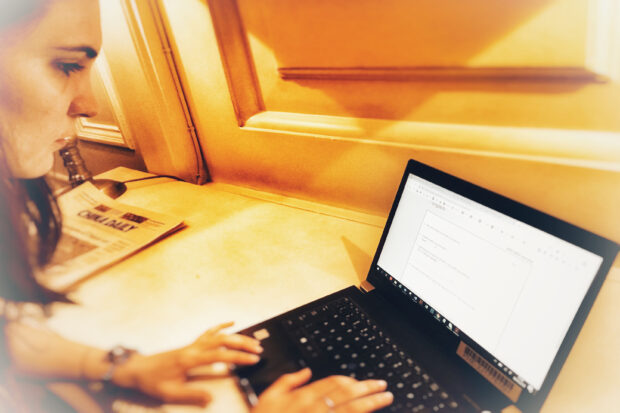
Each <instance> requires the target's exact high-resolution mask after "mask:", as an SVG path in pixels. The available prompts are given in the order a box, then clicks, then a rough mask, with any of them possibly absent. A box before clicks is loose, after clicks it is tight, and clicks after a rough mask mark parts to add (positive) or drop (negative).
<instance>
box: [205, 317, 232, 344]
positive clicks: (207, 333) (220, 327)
mask: <svg viewBox="0 0 620 413" xmlns="http://www.w3.org/2000/svg"><path fill="white" fill-rule="evenodd" d="M234 324H235V322H234V321H228V322H226V323H222V324H218V325H216V326H215V327H211V328H210V329H208V330H207V331H205V332H204V333H202V335H201V336H200V337H198V341H200V340H202V339H203V338H206V337H209V336H213V335H215V334H217V333H219V332H220V331H222V330H224V329H226V328H228V327H232V326H233V325H234Z"/></svg>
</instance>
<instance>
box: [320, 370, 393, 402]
mask: <svg viewBox="0 0 620 413" xmlns="http://www.w3.org/2000/svg"><path fill="white" fill-rule="evenodd" d="M337 377H338V376H336V377H334V379H335V378H337ZM347 378H349V377H347ZM329 379H331V377H330V378H328V379H326V380H329ZM334 382H335V384H336V385H334V386H331V388H329V389H328V390H327V392H322V393H320V394H321V395H323V396H327V397H329V398H330V399H331V400H332V401H333V402H334V403H335V404H336V405H340V404H343V403H346V402H349V401H351V400H355V399H358V398H361V397H364V396H368V395H371V394H375V393H379V392H382V391H384V390H385V389H387V383H386V382H385V381H384V380H364V381H355V380H353V381H348V382H344V381H343V380H340V381H336V380H334Z"/></svg>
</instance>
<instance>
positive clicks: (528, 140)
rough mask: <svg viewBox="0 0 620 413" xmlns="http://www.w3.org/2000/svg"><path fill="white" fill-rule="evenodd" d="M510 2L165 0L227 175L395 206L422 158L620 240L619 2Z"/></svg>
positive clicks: (221, 176)
mask: <svg viewBox="0 0 620 413" xmlns="http://www.w3.org/2000/svg"><path fill="white" fill-rule="evenodd" d="M496 3H501V4H500V5H494V6H488V2H482V1H478V2H476V1H472V2H467V4H468V5H469V6H472V4H473V6H475V7H473V6H472V7H467V8H461V7H460V6H459V7H458V8H456V9H453V8H452V7H450V8H444V9H445V10H442V9H440V8H438V7H437V6H436V2H430V1H420V2H410V1H405V0H400V1H397V0H390V1H382V2H377V1H345V2H329V1H320V0H312V1H307V2H285V1H280V0H267V1H261V2H251V1H249V0H239V1H238V2H235V1H216V0H213V1H209V2H208V4H205V3H204V2H202V1H196V0H174V1H173V0H161V5H162V10H164V11H165V15H166V16H165V17H166V25H167V28H168V31H169V33H170V35H171V38H172V40H173V51H174V53H175V55H176V56H178V61H179V62H180V65H179V67H180V75H181V79H182V82H183V84H184V85H185V86H186V90H187V91H188V97H189V102H190V107H191V108H192V113H193V116H194V120H195V122H196V126H197V130H198V134H199V139H200V143H201V146H202V149H203V151H204V153H205V157H206V160H207V163H208V165H209V170H210V172H211V174H212V177H213V179H214V180H216V181H221V182H227V183H233V184H238V185H245V186H249V187H254V188H258V189H263V190H268V191H272V192H278V193H283V194H287V195H293V196H297V197H301V198H306V199H311V200H316V201H320V202H324V203H327V204H332V205H338V206H344V207H347V208H351V209H357V210H363V211H367V212H372V213H376V214H387V212H388V208H389V205H390V203H391V200H392V197H393V195H394V192H395V189H396V185H397V183H398V180H399V178H400V176H401V174H402V169H403V168H404V166H405V163H406V160H407V159H409V158H410V157H413V158H416V159H419V160H421V161H425V162H428V163H430V164H431V165H435V166H438V167H441V168H443V169H445V170H447V171H449V172H452V173H455V174H457V175H459V176H462V177H464V178H466V179H469V180H472V181H473V182H476V183H478V184H482V185H485V186H487V187H490V188H491V189H494V190H496V191H498V192H500V193H502V194H505V195H507V196H510V197H513V198H515V199H517V200H520V201H522V202H525V203H528V204H530V205H533V206H535V207H538V208H540V209H542V210H544V211H547V212H550V213H552V214H554V215H556V216H559V217H561V218H564V219H567V220H569V221H572V222H574V223H576V224H578V225H581V226H585V227H587V228H589V229H591V230H594V231H596V232H599V233H602V234H603V235H607V236H609V237H612V238H613V239H615V240H618V241H620V225H619V224H620V222H619V220H618V214H617V213H616V209H617V208H616V207H615V206H614V205H618V204H619V202H620V190H619V189H618V188H620V134H619V133H618V132H619V131H620V123H619V122H620V121H619V119H620V116H618V109H617V108H618V107H620V93H619V92H620V89H619V85H618V83H617V78H618V76H617V75H618V72H620V70H618V67H619V66H618V64H617V61H618V51H619V50H620V47H618V48H614V47H611V45H618V41H617V40H618V29H617V28H615V27H613V26H611V25H610V24H608V19H609V18H611V17H613V16H618V2H617V1H615V0H614V1H594V2H588V1H585V0H570V1H542V0H540V1H538V0H529V1H523V2H496ZM459 4H460V3H459ZM414 6H415V7H414ZM601 8H602V9H603V10H604V11H605V13H602V12H601V11H600V10H601ZM610 16H611V17H610ZM616 49H617V50H616Z"/></svg>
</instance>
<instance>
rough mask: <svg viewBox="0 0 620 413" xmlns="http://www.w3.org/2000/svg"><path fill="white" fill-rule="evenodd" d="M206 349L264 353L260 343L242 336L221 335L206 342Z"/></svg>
mask: <svg viewBox="0 0 620 413" xmlns="http://www.w3.org/2000/svg"><path fill="white" fill-rule="evenodd" d="M204 345H205V349H209V348H217V347H226V348H228V349H231V350H243V351H247V352H250V353H257V354H258V353H262V351H263V348H262V347H261V345H260V341H258V340H256V339H253V338H252V337H248V336H244V335H241V334H230V335H228V334H219V335H217V336H215V337H213V338H211V339H210V340H209V341H208V342H207V341H205V342H204Z"/></svg>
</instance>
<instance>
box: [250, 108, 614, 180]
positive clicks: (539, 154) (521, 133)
mask: <svg viewBox="0 0 620 413" xmlns="http://www.w3.org/2000/svg"><path fill="white" fill-rule="evenodd" d="M244 129H245V130H260V131H264V132H273V133H283V134H290V135H296V136H310V137H313V138H317V139H328V140H330V141H336V140H349V141H354V142H357V143H360V144H364V145H376V146H386V147H399V148H410V149H425V150H433V151H439V152H447V153H452V152H453V153H460V154H475V155H482V156H487V157H500V158H510V159H524V160H529V161H535V162H543V163H552V164H561V165H570V166H576V167H584V168H589V169H596V170H605V171H612V172H620V133H616V132H595V131H575V130H559V129H542V128H518V127H500V126H479V125H456V124H437V123H424V122H411V121H391V120H382V119H362V118H350V117H340V116H326V115H307V114H299V113H287V112H271V111H267V112H262V113H259V114H257V115H254V116H253V117H252V118H250V119H248V120H247V122H246V125H245V127H244Z"/></svg>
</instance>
